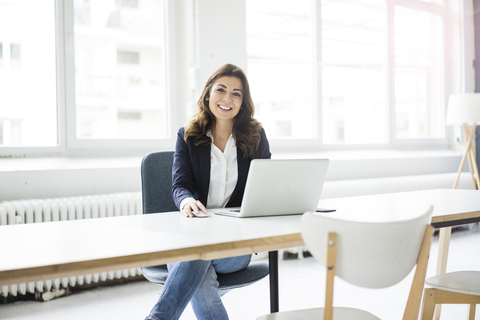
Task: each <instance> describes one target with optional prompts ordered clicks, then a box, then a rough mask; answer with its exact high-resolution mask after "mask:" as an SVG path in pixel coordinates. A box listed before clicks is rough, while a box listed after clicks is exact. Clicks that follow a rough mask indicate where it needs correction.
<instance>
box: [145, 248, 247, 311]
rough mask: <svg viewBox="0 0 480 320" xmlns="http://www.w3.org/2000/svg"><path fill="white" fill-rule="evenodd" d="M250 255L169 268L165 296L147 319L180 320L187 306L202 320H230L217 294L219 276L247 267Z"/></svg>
mask: <svg viewBox="0 0 480 320" xmlns="http://www.w3.org/2000/svg"><path fill="white" fill-rule="evenodd" d="M250 259H251V255H245V256H239V257H231V258H224V259H218V260H213V261H203V260H195V261H185V262H177V263H171V264H168V265H167V266H168V272H169V273H168V278H167V281H166V282H165V286H164V288H163V291H162V294H161V296H160V298H159V299H158V302H157V303H156V304H155V306H154V307H153V309H152V311H151V312H150V315H149V316H148V317H147V318H146V319H154V320H170V319H172V320H173V319H178V318H180V316H181V315H182V312H183V310H184V309H185V307H186V306H187V304H188V302H190V300H191V302H192V307H193V310H194V312H195V315H196V317H197V319H199V320H210V319H211V320H227V319H228V315H227V312H226V310H225V307H224V306H223V303H222V300H221V298H220V293H219V290H218V281H217V272H218V273H230V272H235V271H239V270H242V269H244V268H245V267H247V266H248V264H249V262H250Z"/></svg>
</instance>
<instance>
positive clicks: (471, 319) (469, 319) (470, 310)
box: [467, 303, 477, 320]
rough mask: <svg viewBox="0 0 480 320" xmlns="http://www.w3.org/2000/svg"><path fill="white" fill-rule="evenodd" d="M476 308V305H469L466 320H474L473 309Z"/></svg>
mask: <svg viewBox="0 0 480 320" xmlns="http://www.w3.org/2000/svg"><path fill="white" fill-rule="evenodd" d="M476 307H477V305H476V304H473V303H472V304H470V305H469V308H468V315H467V316H468V320H475V308H476Z"/></svg>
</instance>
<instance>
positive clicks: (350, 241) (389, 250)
mask: <svg viewBox="0 0 480 320" xmlns="http://www.w3.org/2000/svg"><path fill="white" fill-rule="evenodd" d="M432 211H433V207H432V206H430V207H429V208H428V210H423V211H420V212H421V213H419V214H418V216H415V217H414V218H412V219H408V220H402V221H392V222H358V221H347V220H340V219H335V214H334V213H333V214H332V213H331V214H324V213H316V212H306V213H305V214H304V215H303V217H302V219H301V230H302V238H303V241H304V242H305V244H306V246H307V247H308V250H309V251H310V253H311V254H312V255H313V257H314V258H315V259H317V260H318V261H319V262H320V263H321V264H323V265H325V264H326V261H327V255H326V253H327V238H328V233H329V232H336V233H337V260H336V261H337V262H336V271H335V274H336V275H337V276H339V277H340V278H342V279H344V280H345V281H348V282H350V283H352V284H355V285H358V286H361V287H365V288H385V287H389V286H391V285H394V284H396V283H398V282H400V281H401V280H402V279H404V278H405V277H406V276H407V275H408V274H409V273H410V271H412V269H413V267H414V266H415V264H416V262H417V257H418V254H419V251H420V247H421V245H422V240H423V237H424V233H425V229H426V227H427V225H428V224H430V220H431V214H432Z"/></svg>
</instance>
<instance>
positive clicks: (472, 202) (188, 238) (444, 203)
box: [0, 189, 480, 285]
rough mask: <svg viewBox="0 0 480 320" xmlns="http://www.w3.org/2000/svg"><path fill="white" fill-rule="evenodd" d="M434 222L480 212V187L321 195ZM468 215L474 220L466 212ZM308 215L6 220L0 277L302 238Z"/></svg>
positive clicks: (360, 208)
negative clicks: (425, 214)
mask: <svg viewBox="0 0 480 320" xmlns="http://www.w3.org/2000/svg"><path fill="white" fill-rule="evenodd" d="M430 204H432V205H434V206H435V209H434V213H433V215H434V217H433V219H432V223H433V224H435V223H445V222H447V223H449V224H461V223H465V222H464V221H469V219H479V217H480V191H476V190H459V189H457V190H454V189H437V190H422V191H413V192H404V193H392V194H381V195H372V196H361V197H349V198H337V199H328V200H322V201H320V206H321V207H330V208H335V209H337V211H336V212H333V213H329V214H331V215H332V216H334V217H338V218H342V219H350V220H352V219H355V220H363V221H372V220H373V221H382V220H392V219H393V220H395V219H398V220H402V219H405V218H407V217H408V216H406V215H408V214H410V213H411V212H419V210H420V211H422V210H423V209H426V208H428V206H429V205H430ZM465 219H466V220H465ZM299 220H300V216H299V215H296V216H283V217H261V218H246V219H238V218H230V217H222V216H215V215H214V216H212V217H209V218H191V219H187V218H185V217H182V216H181V215H179V213H178V212H172V213H159V214H148V215H138V216H125V217H112V218H100V219H91V220H74V221H60V222H49V223H40V224H25V225H10V226H2V227H0V243H1V244H2V245H1V248H0V257H1V259H0V285H7V284H15V283H23V282H30V281H35V280H47V279H52V278H62V277H66V276H73V275H80V274H89V273H95V272H102V271H110V270H115V269H126V268H132V267H139V266H148V265H158V264H164V263H167V262H173V261H184V260H193V259H215V258H220V257H227V256H233V255H239V254H247V253H254V252H262V251H273V250H278V249H283V248H290V247H298V246H302V245H304V244H303V241H302V239H301V235H300V224H299Z"/></svg>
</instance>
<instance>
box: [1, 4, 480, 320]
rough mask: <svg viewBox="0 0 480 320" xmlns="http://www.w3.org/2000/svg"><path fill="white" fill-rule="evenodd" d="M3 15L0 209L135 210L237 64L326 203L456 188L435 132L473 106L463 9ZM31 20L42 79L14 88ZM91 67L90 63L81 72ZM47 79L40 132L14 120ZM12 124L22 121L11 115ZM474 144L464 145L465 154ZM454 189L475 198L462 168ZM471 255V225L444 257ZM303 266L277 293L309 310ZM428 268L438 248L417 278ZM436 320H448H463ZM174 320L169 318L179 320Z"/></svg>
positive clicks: (454, 152)
mask: <svg viewBox="0 0 480 320" xmlns="http://www.w3.org/2000/svg"><path fill="white" fill-rule="evenodd" d="M0 6H5V7H4V8H7V9H8V10H11V11H8V12H11V13H12V15H11V18H10V19H7V17H6V12H7V10H0V16H2V17H3V18H0V43H2V46H0V85H1V87H3V88H7V90H1V89H0V93H1V94H0V96H2V95H3V98H2V97H0V101H1V102H0V124H1V126H0V137H1V139H0V205H1V204H2V203H4V204H5V203H22V202H27V201H31V200H32V199H34V200H46V199H48V200H52V199H88V198H89V197H95V196H104V195H118V196H120V195H122V194H123V195H125V194H126V195H128V196H129V197H133V198H135V199H139V195H140V194H141V181H140V164H141V160H142V158H143V156H145V155H146V154H148V153H150V152H155V151H161V150H173V149H174V147H175V139H176V133H177V130H178V128H180V127H182V126H183V125H185V123H186V122H187V121H188V119H189V118H190V117H191V116H193V114H194V113H195V104H196V101H197V99H198V97H199V96H200V93H201V90H202V89H203V85H204V83H205V81H206V80H207V79H208V77H209V76H210V74H211V73H212V72H213V71H215V70H216V69H217V68H218V67H219V66H221V65H223V64H225V63H232V64H235V65H238V66H239V67H241V68H242V69H243V70H245V72H246V74H247V76H248V78H249V81H250V84H251V90H252V97H253V100H254V103H255V105H256V108H257V115H258V118H259V120H260V121H261V122H262V123H263V126H264V128H265V130H266V133H267V137H269V141H270V147H271V151H272V158H274V159H288V158H328V159H330V161H331V164H330V167H329V171H328V174H327V179H326V182H325V185H324V191H323V192H322V197H323V198H329V197H342V196H355V195H362V194H371V193H382V192H398V191H409V190H418V189H426V188H430V189H431V188H451V187H452V186H453V183H454V180H455V177H456V176H457V170H458V169H459V165H460V162H461V159H462V153H463V150H464V147H465V135H464V133H463V132H462V130H461V128H460V127H459V126H458V127H455V126H447V125H446V124H445V116H446V111H447V107H448V98H449V96H450V95H451V94H455V93H473V92H478V85H477V83H480V82H478V81H477V79H479V78H480V71H479V70H478V68H477V64H478V62H477V61H480V59H479V57H478V55H480V49H479V45H478V44H479V43H480V40H479V38H478V37H479V32H475V31H476V30H478V28H479V27H478V26H479V25H480V21H479V20H478V12H479V10H478V9H479V8H480V2H479V1H478V0H430V1H422V0H399V1H389V0H322V1H320V0H317V1H314V0H308V1H307V0H305V1H294V2H293V1H266V0H228V1H221V0H109V1H105V2H103V3H102V4H100V3H99V2H97V1H93V0H90V1H88V0H65V1H60V0H58V1H54V0H42V1H34V2H29V1H19V2H16V1H0ZM42 10H46V12H49V15H47V18H45V16H44V15H38V16H42V17H43V18H38V17H37V18H38V20H34V21H36V22H37V23H38V25H39V26H40V25H42V26H44V25H43V23H45V22H48V23H47V24H46V25H45V26H44V27H45V28H46V29H45V30H46V32H48V33H49V34H50V37H51V38H52V39H53V40H51V41H53V42H51V45H50V46H49V50H50V56H48V59H50V60H49V61H50V62H49V63H50V65H51V66H50V69H45V70H47V71H46V72H48V75H46V76H45V77H42V75H41V74H40V76H39V77H33V78H32V79H29V77H28V76H29V70H30V69H29V68H32V64H35V58H34V57H33V58H32V55H33V52H35V49H34V48H38V45H39V43H38V42H33V44H34V45H33V46H30V43H29V42H28V41H30V40H31V38H35V37H32V36H31V35H30V36H28V35H27V34H26V33H22V32H15V30H17V28H16V27H17V25H18V24H21V23H24V24H26V23H27V21H28V19H36V18H35V17H36V16H37V15H35V12H43V11H42ZM142 10H143V11H142ZM2 11H3V12H4V13H3V15H2ZM22 12H24V13H26V15H25V16H24V17H23V18H21V19H17V20H16V21H15V22H14V21H13V20H15V19H14V17H15V14H17V15H19V16H21V13H22ZM359 13H362V14H359ZM132 17H133V18H132ZM152 17H153V18H152ZM367 17H368V18H367ZM154 18H155V19H154ZM42 19H50V20H49V21H45V20H42ZM2 21H3V22H2ZM8 23H10V24H11V25H8ZM12 26H13V27H12ZM412 26H413V27H412ZM48 28H50V29H48ZM142 28H144V29H142ZM412 28H413V29H412ZM415 28H419V29H418V30H417V32H415ZM420 28H424V29H420ZM42 30H43V29H42ZM125 30H127V31H131V32H130V33H129V32H126V33H122V32H123V31H125ZM152 30H154V31H152ZM412 30H414V31H412ZM420 30H421V32H420ZM142 32H143V33H142ZM357 32H358V33H357ZM335 37H337V38H335ZM422 37H423V38H422ZM89 39H91V42H88V41H89ZM112 39H113V40H112ZM425 39H428V41H426V40H425ZM362 41H363V42H362ZM107 43H108V44H109V45H110V49H109V46H108V45H105V44H107ZM412 44H413V45H412ZM35 45H36V46H35ZM29 46H30V47H29ZM32 48H33V49H32ZM99 48H100V49H99ZM417 49H418V50H417ZM29 50H30V51H29ZM108 50H111V52H109V51H108ZM46 51H48V50H46ZM82 54H83V55H82ZM98 55H101V56H102V59H103V60H102V59H100V60H95V59H96V58H97V56H98ZM33 56H34V55H33ZM29 59H30V60H29ZM155 59H156V60H155ZM152 60H155V61H154V62H152ZM104 63H105V65H109V68H110V69H109V68H106V67H105V68H103V64H104ZM144 63H146V65H144ZM149 63H150V64H149ZM47 67H48V66H45V68H47ZM41 70H42V69H41ZM112 70H113V71H112ZM109 72H110V73H109ZM112 72H113V75H112ZM82 77H83V78H82ZM47 78H49V79H50V80H51V85H50V87H48V88H46V89H45V90H40V91H49V92H51V95H50V96H49V97H48V98H45V99H47V100H48V101H49V105H50V107H51V108H53V110H54V111H53V114H54V115H53V117H50V118H49V120H48V121H47V120H45V121H44V120H39V121H38V122H39V123H35V119H36V118H37V117H40V118H39V119H43V116H45V115H44V114H43V115H40V114H39V113H37V112H33V113H32V114H33V116H32V114H29V112H30V111H29V110H30V109H22V108H23V107H21V104H22V103H23V104H28V105H34V106H36V107H35V108H38V109H40V110H42V109H41V108H42V107H43V103H42V99H43V98H42V99H40V98H35V95H37V94H38V96H39V97H44V96H43V94H44V92H42V93H41V94H40V92H37V91H39V90H38V86H39V83H42V82H43V81H45V83H47V82H48V81H49V80H48V79H47ZM52 79H53V80H52ZM112 79H113V80H112ZM479 81H480V80H479ZM17 83H19V84H21V87H18V86H17V87H15V86H14V85H15V84H17ZM12 84H13V85H12ZM400 84H404V85H405V84H408V86H407V87H401V86H400ZM342 85H345V87H346V88H342ZM8 88H11V89H8ZM112 88H113V89H112ZM132 88H133V89H132ZM151 88H153V89H151ZM148 90H150V91H148ZM29 91H30V92H34V94H30V93H29ZM129 92H131V93H129ZM405 92H406V93H405ZM413 92H414V94H413ZM410 93H412V94H410ZM116 95H118V96H116ZM369 95H370V96H373V95H375V99H369ZM256 96H258V97H259V98H258V100H259V101H258V102H257V100H256V99H257V98H256ZM12 97H13V98H12ZM15 97H18V98H15ZM19 97H22V99H20V98H19ZM105 97H106V98H105ZM27 98H30V99H31V100H29V99H27ZM45 104H46V103H45ZM95 108H97V109H95ZM20 109H22V110H27V111H28V112H27V113H25V114H23V115H22V114H20V113H15V112H13V111H12V110H20ZM45 110H49V111H45V112H44V113H45V114H50V113H52V111H51V110H50V109H45ZM98 110H100V111H98ZM101 110H103V111H101ZM105 110H107V111H105ZM110 112H113V113H114V115H115V116H114V118H115V119H116V120H118V121H119V122H118V123H116V124H114V127H115V130H116V131H115V132H116V134H117V135H113V134H112V132H111V131H109V130H110V129H108V128H111V127H110V125H111V122H110V118H108V117H109V116H108V115H109V113H110ZM2 113H4V114H2ZM42 113H43V112H42ZM22 117H23V118H22ZM102 119H103V120H102ZM122 120H123V122H122ZM140 120H144V121H145V122H139V121H140ZM102 121H103V122H102ZM32 123H35V124H34V127H35V130H37V133H36V134H35V133H34V134H31V133H30V135H31V136H33V137H35V136H42V137H43V136H45V140H41V141H40V142H38V141H36V140H35V139H33V140H32V138H31V137H27V135H28V134H29V133H28V126H32V125H33V124H32ZM42 124H43V125H42ZM102 127H104V128H107V130H103V129H102ZM15 128H17V129H15ZM18 128H20V129H18ZM15 130H16V131H15ZM47 131H48V134H47V133H45V135H43V133H42V132H47ZM106 131H107V132H106ZM22 134H24V135H25V136H22ZM477 136H478V134H477ZM479 144H480V138H478V137H476V138H475V140H474V141H473V145H474V148H475V149H476V148H477V146H478V145H479ZM477 159H478V155H477ZM477 161H478V160H477ZM458 188H466V189H471V188H473V186H472V181H471V178H470V173H469V167H468V165H467V164H465V166H464V167H463V172H462V174H461V180H460V184H459V186H458ZM137 204H138V201H137ZM136 210H137V211H138V209H136ZM137 213H138V212H137ZM26 219H27V218H26V216H25V214H19V213H17V214H16V217H15V223H29V222H31V221H26ZM7 223H8V224H11V223H14V222H13V221H6V220H5V221H4V223H3V224H7ZM0 228H1V227H0ZM465 239H469V240H468V241H465ZM37 240H38V239H37ZM12 241H13V242H14V239H12ZM59 241H60V239H59ZM475 241H478V226H477V225H469V226H466V227H462V228H459V229H458V232H457V233H454V236H452V244H451V246H452V247H455V245H456V243H458V244H460V243H461V244H462V245H461V246H462V247H464V248H467V247H468V245H470V244H471V243H475ZM458 246H459V247H460V245H458ZM468 248H471V249H470V250H468V249H467V250H465V251H463V250H462V251H461V252H463V254H465V255H467V257H465V259H468V260H469V262H468V263H469V264H471V263H473V265H472V268H478V261H479V259H478V257H474V256H473V255H474V253H475V252H476V250H475V249H474V247H473V246H472V247H468ZM303 250H304V249H302V248H298V249H294V250H289V251H286V252H285V256H293V257H297V259H293V260H285V261H283V262H282V263H284V264H283V265H282V264H281V268H285V269H284V270H286V271H285V272H286V273H287V274H291V276H292V277H294V275H295V274H296V271H295V270H296V268H297V267H298V268H302V267H305V268H306V269H307V270H313V271H312V277H315V278H316V280H314V281H312V282H310V279H308V278H305V279H302V281H299V282H297V283H291V285H289V291H294V292H297V294H300V293H301V292H302V291H303V292H305V293H306V294H305V295H306V296H309V298H308V300H307V301H309V303H312V304H313V306H316V304H317V303H321V301H322V298H321V296H320V297H318V299H317V298H316V297H315V298H312V296H314V295H315V294H317V293H319V290H318V288H317V287H315V285H317V286H318V285H319V284H320V283H321V281H322V279H323V276H321V275H320V274H319V273H318V271H317V270H316V269H315V268H314V266H315V263H314V262H313V261H312V258H303V257H302V256H303ZM434 252H435V242H434V246H433V247H432V257H431V259H432V260H431V261H434V260H435V257H434ZM283 253H284V252H282V254H283ZM472 253H473V254H472ZM264 257H265V256H262V255H260V257H259V258H258V259H263V258H264ZM457 258H458V259H457ZM449 261H450V262H449V263H450V264H449V268H462V266H463V265H464V264H465V261H466V260H464V259H463V258H462V257H461V256H460V255H458V256H457V255H452V256H451V258H450V260H449ZM475 263H476V264H475ZM430 268H431V266H429V270H430V271H429V272H432V273H431V274H433V269H430ZM289 272H290V273H289ZM308 274H310V273H308ZM317 276H318V279H317ZM127 282H128V281H127ZM129 286H133V287H135V288H136V291H133V292H136V294H139V295H142V294H144V293H139V292H143V290H146V292H147V294H148V298H146V299H150V301H149V303H148V305H151V304H152V303H153V302H154V301H155V300H156V297H158V291H159V289H158V287H155V286H153V285H152V284H149V283H145V282H130V283H127V284H121V285H118V286H115V287H110V286H108V287H100V288H95V289H88V290H87V291H83V292H80V293H78V297H80V296H81V295H82V294H83V295H84V296H88V295H89V294H94V295H97V294H98V297H99V298H98V301H94V302H93V300H95V298H94V299H92V300H91V302H92V303H95V304H96V303H98V302H99V301H100V300H101V299H103V298H102V294H103V293H105V295H104V296H103V297H105V296H109V295H116V294H117V293H116V292H121V290H125V289H123V288H128V287H129ZM262 286H263V287H262ZM92 290H93V291H92ZM108 290H120V291H108ZM242 290H243V291H242ZM242 290H238V292H235V293H234V292H232V293H229V294H228V295H227V296H226V298H225V299H230V300H227V301H230V302H227V303H229V305H231V306H232V308H233V309H235V307H234V306H233V305H234V304H235V303H234V301H237V299H238V300H241V299H243V298H244V296H246V295H250V296H252V295H253V296H255V297H258V303H259V305H260V304H261V303H263V305H262V306H259V307H252V310H255V312H257V311H258V315H261V314H263V313H266V312H268V308H267V307H265V306H267V305H268V302H267V299H268V294H267V292H268V285H267V284H266V283H260V284H259V285H258V287H255V286H250V287H249V288H245V289H242ZM249 290H250V291H249ZM259 292H263V293H264V296H262V297H260V295H261V294H260V293H259ZM393 292H394V290H393V291H392V295H394V294H395V293H393ZM76 295H77V294H74V295H71V296H68V297H60V298H58V299H55V300H52V301H49V302H45V303H44V305H43V306H42V307H40V308H41V309H37V310H36V309H35V308H33V309H32V310H35V311H34V312H40V313H39V314H43V313H45V315H46V317H48V314H49V313H48V312H51V314H50V316H52V315H53V314H55V317H57V318H60V316H61V314H62V313H63V316H65V315H68V314H69V312H70V311H69V310H71V311H72V312H75V313H80V312H83V311H82V310H83V309H82V310H80V309H76V308H75V307H74V306H73V305H75V302H73V303H71V302H69V303H70V306H65V305H63V303H62V301H67V300H66V299H76V298H75V297H76ZM126 295H127V296H128V293H127V294H126ZM17 297H22V294H18V296H17ZM29 297H31V296H30V295H29ZM2 298H5V299H4V301H5V303H6V305H3V306H0V319H3V316H2V313H3V312H5V314H7V316H6V318H5V319H15V318H16V316H15V314H22V311H15V312H11V311H8V310H12V309H7V308H17V309H15V310H20V308H22V306H21V305H22V303H25V302H22V301H16V300H22V299H21V298H14V297H12V295H11V294H8V297H7V296H5V297H3V296H2ZM86 299H87V300H88V299H90V298H88V297H87V298H86ZM128 299H134V298H133V297H128ZM284 299H285V300H287V301H289V300H290V301H291V302H292V303H291V304H288V302H287V301H285V303H287V304H288V308H292V309H294V308H295V307H296V306H300V307H301V306H304V305H305V304H307V303H306V302H298V300H296V298H293V297H292V296H289V295H288V294H285V296H284ZM13 301H15V302H13ZM68 301H72V300H68ZM73 301H75V300H73ZM7 302H9V303H7ZM260 302H261V303H260ZM294 302H297V303H298V304H297V305H296V304H295V303H294ZM32 303H36V301H28V304H30V305H31V304H32ZM65 303H66V304H67V305H68V303H67V302H65ZM49 304H50V306H49ZM53 305H55V307H52V306H53ZM375 305H377V306H378V304H377V303H372V306H375ZM86 306H87V308H88V303H87V304H86ZM109 306H111V307H112V308H116V307H115V304H112V305H110V304H109ZM133 308H134V307H133ZM449 308H450V306H449V307H448V308H444V310H445V313H444V315H443V316H444V317H447V318H445V319H449V318H448V315H449V314H450V316H452V317H453V316H455V314H458V313H459V312H460V313H461V312H463V311H462V310H461V309H458V308H459V307H457V306H452V307H451V309H449ZM2 309H3V310H2ZM49 309H51V310H49ZM39 310H40V311H39ZM58 310H62V311H61V313H60V314H59V311H58ZM98 310H101V309H98ZM119 310H121V307H119ZM448 310H452V311H448ZM459 310H460V311H459ZM146 311H148V308H147V310H146ZM99 312H102V313H103V312H107V311H106V310H103V311H99ZM188 312H189V311H187V314H186V315H185V317H184V318H182V319H192V317H193V313H190V314H188ZM241 312H242V309H236V310H235V311H232V318H234V319H242V315H241ZM380 312H382V311H380ZM449 312H450V313H449ZM39 314H37V316H38V315H39ZM137 314H138V317H141V316H142V314H143V316H144V315H145V313H142V312H140V313H137ZM233 314H236V315H233ZM239 314H240V315H239ZM30 317H31V318H32V319H33V315H32V314H23V315H21V316H19V319H30ZM69 317H70V316H69ZM91 317H92V318H95V316H93V315H92V316H91ZM396 318H398V316H394V317H392V319H396ZM477 318H479V316H478V315H477ZM39 319H40V318H39ZM72 319H73V316H72ZM450 319H454V318H450ZM455 319H456V318H455ZM479 319H480V318H479Z"/></svg>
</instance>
